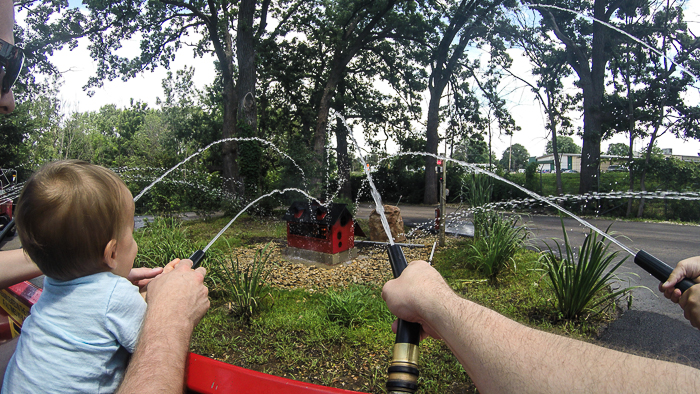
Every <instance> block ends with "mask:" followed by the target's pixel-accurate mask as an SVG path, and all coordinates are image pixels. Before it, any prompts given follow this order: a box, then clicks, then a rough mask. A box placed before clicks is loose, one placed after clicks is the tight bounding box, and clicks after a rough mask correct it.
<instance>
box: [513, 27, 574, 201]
mask: <svg viewBox="0 0 700 394" xmlns="http://www.w3.org/2000/svg"><path fill="white" fill-rule="evenodd" d="M516 17H517V22H518V25H519V26H518V27H519V28H514V29H513V34H512V35H511V36H509V37H510V40H511V41H512V42H513V43H515V45H516V46H518V47H520V48H522V49H523V50H524V52H525V56H527V58H528V59H529V60H530V63H531V64H532V66H533V67H532V74H533V76H535V77H536V78H537V81H536V83H535V84H533V83H531V82H529V81H527V80H525V79H524V78H521V77H519V76H518V75H516V74H513V73H510V71H508V70H507V69H506V70H507V71H508V72H509V73H510V74H511V75H513V77H515V78H516V79H519V80H521V81H523V82H525V84H527V85H528V86H529V87H530V90H531V91H532V92H533V93H534V94H535V97H536V99H537V101H539V103H540V105H542V108H543V109H544V112H545V114H546V116H547V122H546V126H545V127H546V128H547V130H549V132H550V135H551V142H550V146H551V148H552V151H551V152H549V151H548V152H547V153H553V154H554V169H555V172H556V187H557V194H559V195H561V194H562V193H563V186H562V180H561V162H560V154H561V153H564V152H560V151H559V146H560V143H559V141H558V138H560V137H558V134H561V135H570V134H571V133H572V123H571V119H570V118H569V116H567V112H568V111H569V110H570V109H571V108H572V106H573V105H574V103H575V102H576V99H575V98H574V97H572V96H570V95H569V94H566V93H564V92H563V90H564V85H563V83H562V80H563V79H564V78H566V77H568V76H569V75H570V74H571V68H570V67H569V65H568V63H567V61H566V59H567V55H566V51H564V50H562V49H561V48H559V47H558V46H557V45H555V44H554V43H552V42H551V41H549V40H547V39H546V38H545V36H546V34H547V31H546V29H543V28H542V26H541V25H540V26H535V25H532V26H531V24H534V22H535V18H534V17H533V18H527V17H526V16H524V15H522V16H521V14H516ZM528 19H530V21H528ZM552 142H553V143H552ZM576 153H580V150H579V152H576Z"/></svg>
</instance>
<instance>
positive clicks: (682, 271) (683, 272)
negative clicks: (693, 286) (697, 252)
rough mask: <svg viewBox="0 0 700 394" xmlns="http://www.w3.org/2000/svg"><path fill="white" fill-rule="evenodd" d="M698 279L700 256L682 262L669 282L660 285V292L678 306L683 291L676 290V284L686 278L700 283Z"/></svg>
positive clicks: (674, 270)
mask: <svg viewBox="0 0 700 394" xmlns="http://www.w3.org/2000/svg"><path fill="white" fill-rule="evenodd" d="M698 277H700V256H695V257H691V258H688V259H685V260H682V261H681V262H679V263H678V265H676V268H674V269H673V271H672V272H671V275H669V277H668V280H667V281H666V282H664V283H661V284H659V291H661V292H662V293H664V296H665V297H666V298H668V299H670V300H671V301H673V302H675V303H676V304H677V303H679V302H680V298H681V291H680V290H679V289H676V288H675V286H676V284H677V283H678V282H680V281H681V280H683V279H685V278H688V279H690V280H692V281H693V282H696V283H698Z"/></svg>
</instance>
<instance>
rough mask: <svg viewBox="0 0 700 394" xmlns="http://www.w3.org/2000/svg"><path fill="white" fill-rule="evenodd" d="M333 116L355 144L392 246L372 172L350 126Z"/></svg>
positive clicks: (341, 117) (338, 116) (387, 223)
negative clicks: (341, 124)
mask: <svg viewBox="0 0 700 394" xmlns="http://www.w3.org/2000/svg"><path fill="white" fill-rule="evenodd" d="M334 115H335V116H336V117H337V118H338V119H340V121H341V122H342V123H343V126H345V128H346V129H347V130H348V135H349V136H350V139H352V142H353V144H355V147H356V148H357V155H358V156H360V163H362V169H363V171H364V172H365V175H367V182H368V183H369V187H370V193H371V194H372V199H373V200H374V204H375V205H376V206H377V207H376V208H375V209H376V210H377V213H378V214H379V216H380V218H381V220H382V227H384V232H386V236H387V238H389V245H393V244H394V237H393V236H392V235H391V230H390V229H389V222H388V221H387V220H386V214H385V213H384V205H383V204H382V196H380V195H379V192H378V191H377V187H376V186H375V185H374V181H372V172H371V171H370V169H369V166H367V162H366V161H365V158H364V156H362V149H360V145H359V144H358V143H357V140H355V135H354V134H353V132H352V128H350V126H349V125H348V124H347V122H346V121H345V118H344V117H343V116H342V115H340V114H339V113H334Z"/></svg>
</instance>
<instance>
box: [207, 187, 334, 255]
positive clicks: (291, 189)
mask: <svg viewBox="0 0 700 394" xmlns="http://www.w3.org/2000/svg"><path fill="white" fill-rule="evenodd" d="M291 191H295V192H299V193H301V194H303V195H305V196H306V197H307V198H308V199H309V200H314V201H316V202H317V203H319V204H321V202H320V201H318V200H317V199H316V198H314V197H312V196H310V195H309V194H308V193H306V192H305V191H303V190H301V189H297V188H293V187H290V188H286V189H282V190H279V189H276V190H273V191H271V192H269V193H267V194H265V195H262V196H260V197H258V198H256V199H255V200H254V201H253V202H251V203H250V204H248V205H246V207H245V208H243V209H242V210H241V211H240V212H238V214H237V215H236V216H234V217H233V219H231V221H230V222H228V224H227V225H226V226H225V227H224V228H222V229H221V231H219V233H218V234H216V236H214V238H212V240H211V241H209V243H208V244H207V246H205V247H204V249H202V251H203V252H205V253H206V251H207V250H209V248H210V247H211V246H212V245H214V242H216V240H217V239H219V237H221V235H222V234H223V233H224V232H226V230H228V228H229V227H231V225H232V224H233V222H235V221H236V219H238V217H239V216H241V214H242V213H243V212H245V211H247V210H248V208H250V207H252V206H253V205H255V204H256V203H257V202H258V201H260V200H262V199H263V198H266V197H271V196H273V195H275V194H284V193H286V192H291ZM321 205H322V204H321Z"/></svg>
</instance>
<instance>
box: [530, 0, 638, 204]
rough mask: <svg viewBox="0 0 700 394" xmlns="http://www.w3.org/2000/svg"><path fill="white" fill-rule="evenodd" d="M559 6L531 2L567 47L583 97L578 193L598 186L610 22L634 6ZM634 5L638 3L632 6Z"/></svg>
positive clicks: (601, 1)
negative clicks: (584, 17) (579, 15)
mask: <svg viewBox="0 0 700 394" xmlns="http://www.w3.org/2000/svg"><path fill="white" fill-rule="evenodd" d="M554 3H555V6H556V7H559V9H556V8H551V7H547V6H546V5H545V6H542V5H533V6H532V7H533V8H535V9H536V10H538V11H539V13H540V15H541V16H542V25H543V27H544V28H546V29H547V30H548V31H551V32H552V33H553V34H554V36H556V38H557V39H558V40H559V41H560V42H561V43H562V44H564V46H565V47H566V52H567V61H568V63H569V65H570V66H571V67H572V68H573V69H574V71H575V72H576V74H577V75H578V78H579V79H578V82H577V85H578V86H579V87H580V88H581V93H582V97H583V135H582V138H583V149H582V151H581V181H580V183H579V192H580V193H581V194H583V193H587V192H591V191H596V190H597V189H598V181H599V180H598V168H599V162H600V142H601V139H602V137H603V131H602V127H603V123H604V118H605V112H604V111H603V97H604V94H605V76H606V67H607V63H608V60H609V57H610V49H611V45H612V44H613V42H612V40H611V38H610V34H611V33H610V32H611V30H610V29H609V28H608V27H607V26H605V25H603V23H609V22H610V21H611V19H612V17H613V15H614V14H615V13H616V12H617V11H618V10H619V9H620V7H622V6H623V5H624V6H628V7H635V8H636V7H637V6H641V3H632V2H631V0H630V1H626V0H622V1H611V0H594V1H593V2H592V3H590V2H578V1H571V0H556V1H555V2H554ZM634 4H637V6H635V5H634ZM570 11H573V12H579V13H583V14H586V15H591V16H592V17H593V19H595V21H594V22H588V21H583V20H581V19H578V18H577V17H576V16H574V14H572V13H571V12H570Z"/></svg>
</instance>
